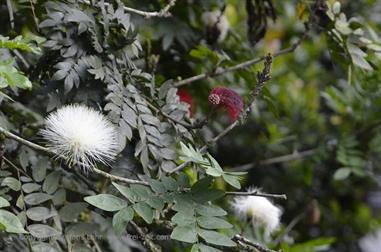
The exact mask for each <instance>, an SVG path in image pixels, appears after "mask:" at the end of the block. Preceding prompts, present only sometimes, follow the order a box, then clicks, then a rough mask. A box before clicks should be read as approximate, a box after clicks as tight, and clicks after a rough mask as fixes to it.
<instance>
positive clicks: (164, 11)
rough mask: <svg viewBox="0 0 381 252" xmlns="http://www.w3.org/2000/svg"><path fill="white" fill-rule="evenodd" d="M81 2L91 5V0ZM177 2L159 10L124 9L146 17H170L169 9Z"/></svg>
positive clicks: (170, 2)
mask: <svg viewBox="0 0 381 252" xmlns="http://www.w3.org/2000/svg"><path fill="white" fill-rule="evenodd" d="M80 2H83V3H85V4H87V5H91V2H90V1H89V0H81V1H80ZM175 4H176V0H170V1H169V3H168V4H167V5H166V6H164V8H163V9H161V10H159V11H141V10H137V9H134V8H130V7H127V6H124V7H123V9H124V10H125V11H127V12H130V13H134V14H137V15H140V16H143V17H145V18H151V17H170V16H171V13H170V12H169V10H170V9H171V8H172V7H173V6H175ZM109 5H110V3H106V2H105V3H104V6H109Z"/></svg>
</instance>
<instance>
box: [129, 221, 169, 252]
mask: <svg viewBox="0 0 381 252" xmlns="http://www.w3.org/2000/svg"><path fill="white" fill-rule="evenodd" d="M129 223H131V225H132V226H133V227H134V228H135V230H136V231H137V232H138V233H139V236H140V238H142V239H143V240H144V242H143V245H145V246H146V247H147V249H149V250H150V251H152V252H161V251H162V250H161V248H160V247H159V246H158V245H156V244H155V243H154V242H153V241H152V239H151V238H150V237H149V235H148V234H146V233H145V232H144V230H143V229H142V228H141V227H139V226H138V224H136V223H135V222H134V221H130V222H129Z"/></svg>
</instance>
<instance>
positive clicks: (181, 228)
mask: <svg viewBox="0 0 381 252" xmlns="http://www.w3.org/2000/svg"><path fill="white" fill-rule="evenodd" d="M211 182H212V178H211V177H205V178H203V179H200V180H198V181H197V182H196V183H195V184H193V185H192V186H191V187H190V188H189V181H188V176H187V175H186V174H184V173H180V174H179V176H178V177H177V180H175V179H174V178H172V177H162V178H161V179H160V180H154V179H151V180H150V182H149V184H150V188H149V187H146V186H144V185H131V186H129V187H126V186H123V185H120V184H117V183H113V185H114V187H115V188H116V189H117V190H118V191H119V192H120V193H121V194H122V195H123V196H124V197H125V199H122V198H119V197H116V196H114V195H112V194H98V195H95V196H88V197H86V198H85V201H86V202H88V203H89V204H91V205H93V206H95V207H97V208H100V209H102V210H104V211H110V212H116V213H115V214H114V217H113V221H112V222H113V228H114V230H115V231H116V232H117V233H118V234H122V233H123V232H125V230H126V226H127V224H128V222H129V221H131V220H132V219H133V217H134V214H135V213H136V214H137V215H138V216H140V217H141V218H142V219H143V220H144V221H145V222H146V223H147V224H151V223H152V222H153V220H154V219H157V221H160V220H161V218H162V217H163V216H164V215H170V214H171V212H174V213H175V214H174V215H173V214H172V217H171V225H175V227H174V228H173V230H172V233H171V238H172V239H174V240H178V241H182V242H187V243H193V244H194V245H193V247H192V251H198V249H199V248H200V247H203V248H201V251H204V250H207V249H208V248H210V249H213V248H212V247H209V246H208V245H206V244H204V243H202V242H201V239H202V240H203V241H204V242H206V243H210V244H212V245H214V246H227V247H232V246H236V244H235V243H234V242H233V241H232V240H231V239H230V238H229V237H228V236H227V235H224V234H221V233H219V232H218V231H217V230H219V229H230V228H232V227H233V225H231V224H230V223H229V222H227V221H226V220H224V219H222V218H221V217H222V216H225V215H227V212H226V211H225V210H223V209H222V208H220V207H218V206H215V205H212V204H210V201H214V200H216V199H218V198H221V197H222V196H224V192H223V191H221V190H218V189H214V188H210V184H211ZM214 251H220V250H217V249H215V250H214Z"/></svg>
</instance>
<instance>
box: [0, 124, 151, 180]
mask: <svg viewBox="0 0 381 252" xmlns="http://www.w3.org/2000/svg"><path fill="white" fill-rule="evenodd" d="M0 133H2V134H3V135H4V136H5V137H7V138H10V139H13V140H15V141H17V142H19V143H21V144H23V145H25V146H28V147H30V148H31V149H34V150H36V151H40V152H44V153H46V154H48V155H49V156H52V157H58V158H61V159H63V160H65V158H63V157H62V156H60V155H57V154H56V153H54V152H53V151H51V150H50V149H49V148H46V147H44V146H41V145H38V144H35V143H32V142H30V141H28V140H26V139H24V138H21V137H19V136H17V135H15V134H13V133H11V132H9V131H7V130H5V129H4V128H2V127H0ZM91 171H93V172H94V173H96V174H98V175H101V176H103V177H105V178H109V179H110V180H112V181H119V182H124V183H127V184H141V185H148V182H145V181H141V180H135V179H129V178H123V177H119V176H116V175H112V174H109V173H107V172H105V171H102V170H100V169H98V168H96V167H93V168H92V169H91Z"/></svg>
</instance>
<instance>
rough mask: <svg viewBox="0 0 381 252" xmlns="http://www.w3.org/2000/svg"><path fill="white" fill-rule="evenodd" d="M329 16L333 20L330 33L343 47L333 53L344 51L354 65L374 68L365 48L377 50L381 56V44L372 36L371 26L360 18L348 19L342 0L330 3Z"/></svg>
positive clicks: (369, 68) (368, 68)
mask: <svg viewBox="0 0 381 252" xmlns="http://www.w3.org/2000/svg"><path fill="white" fill-rule="evenodd" d="M327 16H328V17H329V18H330V19H331V21H332V28H331V29H330V30H329V31H328V34H329V36H330V38H332V39H333V40H334V41H335V42H336V43H337V45H338V46H339V47H340V48H341V50H334V51H332V53H333V54H338V53H342V52H344V53H345V54H346V55H348V56H349V58H350V61H351V62H352V64H353V65H355V66H357V67H359V68H362V69H365V70H373V67H372V66H371V64H370V63H369V61H368V59H367V58H368V52H365V51H364V49H365V50H367V51H371V52H375V53H376V55H377V56H378V58H380V56H381V55H380V54H379V52H380V49H381V44H380V42H379V41H375V39H373V38H372V35H373V34H374V31H373V30H372V29H371V28H370V27H366V26H365V25H364V24H363V23H362V22H361V21H360V20H359V19H358V18H354V17H353V18H350V19H349V20H348V19H347V17H346V15H345V13H343V12H341V4H340V2H335V3H334V4H333V5H331V4H328V11H327ZM373 37H374V36H373ZM362 48H363V49H362Z"/></svg>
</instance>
